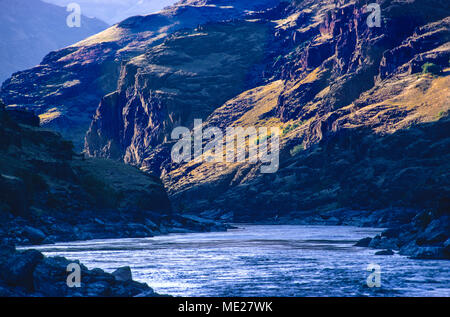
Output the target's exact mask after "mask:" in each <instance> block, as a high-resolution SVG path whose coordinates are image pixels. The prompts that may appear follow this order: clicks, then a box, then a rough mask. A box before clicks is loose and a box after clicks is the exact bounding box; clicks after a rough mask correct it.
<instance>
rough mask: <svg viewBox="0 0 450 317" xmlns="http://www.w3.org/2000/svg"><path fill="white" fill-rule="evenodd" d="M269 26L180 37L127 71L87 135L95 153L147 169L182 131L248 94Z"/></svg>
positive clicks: (241, 25) (233, 25)
mask: <svg viewBox="0 0 450 317" xmlns="http://www.w3.org/2000/svg"><path fill="white" fill-rule="evenodd" d="M268 30H269V26H268V25H267V24H266V23H263V22H259V21H258V22H245V21H239V22H229V23H218V24H208V25H205V26H201V27H199V28H197V29H195V30H194V31H186V32H177V33H175V34H173V35H172V36H171V37H169V38H168V39H166V41H165V42H164V44H161V45H158V46H156V47H154V48H151V49H149V50H147V52H146V53H145V54H143V55H140V56H138V57H136V58H134V59H132V60H131V61H130V62H129V63H127V64H126V65H124V66H123V68H122V74H121V77H120V80H119V86H118V90H117V91H116V92H114V93H112V94H110V95H108V96H106V97H105V98H104V99H103V101H102V102H101V104H100V106H99V108H98V109H97V113H96V116H95V118H94V120H93V122H92V125H91V127H90V130H89V132H88V134H87V136H86V150H87V153H88V154H90V155H93V156H103V157H108V158H114V159H118V158H120V159H124V160H125V162H127V163H132V164H141V163H142V162H143V160H144V159H145V158H147V156H148V155H149V153H151V151H152V150H153V148H154V147H156V146H158V145H160V144H162V143H164V142H166V141H168V140H170V134H171V132H172V130H173V129H174V128H175V127H177V126H187V127H191V126H192V125H193V122H194V119H206V118H207V116H208V115H209V114H211V113H212V112H213V111H214V110H215V109H216V108H218V107H219V106H220V105H222V104H223V103H224V102H225V101H226V100H228V99H230V98H232V97H234V96H235V95H236V94H238V93H240V92H242V91H244V90H245V87H246V86H247V85H248V82H249V81H250V80H251V78H249V76H250V75H251V71H252V70H253V69H254V65H256V64H257V63H258V62H260V61H261V60H262V59H263V58H264V54H265V48H266V46H267V45H268V43H269V42H270V40H271V38H270V37H269V33H268Z"/></svg>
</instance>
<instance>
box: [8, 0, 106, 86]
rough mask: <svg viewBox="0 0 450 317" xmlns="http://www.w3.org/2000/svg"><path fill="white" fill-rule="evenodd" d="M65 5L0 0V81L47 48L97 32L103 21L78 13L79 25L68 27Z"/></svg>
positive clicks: (31, 63)
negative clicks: (80, 17)
mask: <svg viewBox="0 0 450 317" xmlns="http://www.w3.org/2000/svg"><path fill="white" fill-rule="evenodd" d="M69 14H70V12H67V11H66V9H65V8H63V7H59V6H56V5H53V4H48V3H44V2H42V1H40V0H1V1H0V36H1V39H2V40H1V41H0V82H3V81H4V80H5V79H6V78H8V77H9V76H11V74H12V73H14V72H17V71H20V70H24V69H27V68H30V67H32V66H35V65H37V64H39V62H40V61H41V60H42V58H43V57H44V56H45V55H46V54H48V53H49V52H50V51H54V50H57V49H60V48H63V47H65V46H68V45H71V44H74V43H76V42H78V41H80V40H82V39H84V38H86V37H88V36H91V35H93V34H95V33H98V32H100V31H102V30H104V29H105V28H106V27H107V24H106V23H104V22H102V21H100V20H98V19H91V18H87V17H82V19H81V27H80V28H77V27H74V28H69V27H68V26H67V24H66V19H67V16H68V15H69Z"/></svg>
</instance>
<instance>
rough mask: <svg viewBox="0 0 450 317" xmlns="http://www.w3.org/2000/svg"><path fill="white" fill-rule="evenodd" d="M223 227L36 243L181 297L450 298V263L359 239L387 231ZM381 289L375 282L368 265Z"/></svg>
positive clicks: (49, 251) (52, 253) (49, 252)
mask: <svg viewBox="0 0 450 317" xmlns="http://www.w3.org/2000/svg"><path fill="white" fill-rule="evenodd" d="M239 227H240V229H236V230H230V231H228V232H219V233H195V234H175V235H169V236H160V237H155V238H145V239H118V240H93V241H82V242H73V243H60V244H56V245H49V246H39V247H34V248H35V249H39V250H40V251H42V252H44V253H45V254H46V255H47V256H57V255H60V256H64V257H67V258H69V259H79V260H80V261H81V262H82V263H83V264H85V265H86V266H87V267H89V268H95V267H99V268H102V269H104V270H105V271H107V272H112V271H113V270H115V269H116V268H118V267H121V266H130V267H131V269H132V272H133V277H134V279H135V280H138V281H142V282H146V283H147V284H148V285H149V286H151V287H152V288H154V289H155V290H156V291H157V292H159V293H162V294H169V295H174V296H366V295H369V296H374V295H375V296H450V275H449V272H450V261H435V260H432V261H431V260H430V261H423V260H411V259H408V258H406V257H403V256H400V255H398V254H396V255H394V256H375V255H374V253H375V251H374V250H371V249H366V248H358V247H354V246H353V244H354V243H355V242H356V241H357V240H359V239H361V238H363V237H367V236H374V235H376V234H377V233H379V232H380V229H370V228H356V227H342V226H340V227H331V226H278V225H277V226H256V225H239ZM371 263H374V264H378V265H380V266H381V287H380V288H368V287H367V284H366V279H367V276H368V275H369V274H370V273H369V272H367V271H366V268H367V265H368V264H371Z"/></svg>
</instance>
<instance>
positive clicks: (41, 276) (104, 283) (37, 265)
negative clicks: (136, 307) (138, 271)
mask: <svg viewBox="0 0 450 317" xmlns="http://www.w3.org/2000/svg"><path fill="white" fill-rule="evenodd" d="M71 263H76V264H78V265H79V266H80V285H79V287H69V285H68V284H67V278H68V276H69V274H70V271H69V272H68V270H67V268H68V266H69V264H71ZM130 274H131V273H130ZM141 294H143V295H145V297H156V296H159V295H158V294H156V293H155V292H154V291H153V290H152V289H151V288H150V287H149V286H148V285H147V284H143V283H139V282H136V281H133V280H132V279H130V278H127V279H123V278H117V277H116V275H114V274H108V273H106V272H104V271H103V270H101V269H93V270H88V269H87V268H86V267H85V266H84V265H82V264H80V263H79V262H78V261H76V262H73V261H72V262H71V261H69V260H67V259H65V258H62V257H56V258H47V257H44V255H43V254H42V253H40V252H38V251H36V250H27V251H16V250H15V249H14V247H11V246H8V245H1V246H0V297H81V296H84V297H133V296H141Z"/></svg>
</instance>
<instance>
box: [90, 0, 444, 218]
mask: <svg viewBox="0 0 450 317" xmlns="http://www.w3.org/2000/svg"><path fill="white" fill-rule="evenodd" d="M381 8H382V26H381V28H369V27H368V25H367V23H366V19H367V16H368V14H369V13H366V12H365V9H364V6H363V3H362V2H357V3H354V2H351V3H348V4H346V5H342V6H338V7H337V8H335V7H334V4H333V3H331V2H330V3H326V2H321V4H320V5H319V4H318V3H315V2H314V1H304V2H299V3H297V5H296V6H292V5H290V6H279V7H278V8H276V9H272V10H267V11H266V12H260V13H259V14H254V15H253V16H252V17H253V18H255V19H256V18H259V19H260V20H264V21H266V23H272V28H271V35H272V36H273V40H272V41H271V42H270V45H269V46H268V47H267V48H266V52H267V53H266V56H265V57H264V58H263V60H262V61H261V62H260V63H259V65H258V67H256V68H255V70H254V71H253V72H258V71H259V75H257V77H258V78H260V79H261V81H259V82H253V85H254V87H250V89H249V90H246V91H242V92H241V93H240V94H238V95H237V96H235V97H233V98H231V99H229V100H228V101H226V102H225V103H224V104H223V106H221V107H220V108H218V109H217V110H215V111H214V112H213V113H212V114H211V115H210V116H209V117H208V119H207V120H206V121H205V123H204V126H205V127H207V126H217V127H220V128H222V129H225V128H226V127H229V126H242V127H249V126H256V127H261V126H269V127H270V126H279V127H280V128H281V129H282V131H283V133H282V138H281V153H280V157H281V166H280V170H279V171H278V172H277V173H274V174H269V175H261V173H260V167H261V164H248V163H244V164H240V163H235V164H224V163H198V162H190V163H187V164H184V165H177V164H174V163H173V162H171V161H170V148H171V144H170V143H163V144H159V145H156V147H154V146H152V149H151V150H150V151H148V153H146V154H144V155H143V156H142V158H143V159H140V160H139V161H137V160H136V161H135V162H138V163H139V164H140V165H141V167H142V168H143V169H144V170H147V171H151V172H153V173H158V172H160V173H161V175H162V178H163V181H164V183H165V185H166V187H167V188H168V189H169V193H170V195H171V198H172V201H173V202H174V205H175V208H176V209H179V210H185V211H186V210H189V211H208V210H210V211H211V210H222V211H223V212H228V211H234V212H235V219H236V220H242V221H244V220H252V219H253V220H254V219H267V218H269V217H273V216H276V215H282V214H284V213H288V212H291V211H293V210H309V209H314V210H325V211H326V210H333V209H337V208H341V207H345V208H356V209H364V208H369V209H377V208H385V207H388V206H398V207H405V208H406V207H413V208H431V209H435V210H437V209H440V210H445V209H446V208H447V209H448V197H449V182H448V180H447V179H448V177H447V176H448V173H449V165H448V158H449V147H448V142H449V140H448V138H449V135H450V133H449V126H448V113H449V104H450V102H449V101H450V92H449V88H448V87H449V76H448V71H449V64H448V63H449V57H450V50H449V46H448V42H449V18H448V16H449V13H450V12H449V8H448V6H446V5H445V3H444V2H442V1H431V2H430V1H409V2H394V1H383V2H382V3H381ZM269 21H270V22H269ZM206 48H207V46H205V49H206ZM427 64H432V65H436V66H437V68H438V69H440V71H439V72H437V73H434V74H430V73H427V71H426V70H425V71H423V69H424V67H425V65H427ZM425 68H426V67H425ZM257 74H258V73H257ZM188 100H190V98H189V99H188ZM190 119H191V118H189V119H188V120H187V121H189V120H190ZM146 122H147V121H146ZM191 124H192V122H191ZM188 126H189V124H188ZM139 135H141V136H143V135H142V134H139ZM135 139H138V138H136V136H135ZM144 139H151V138H145V137H144ZM88 143H89V142H88ZM122 153H123V152H122ZM125 157H126V155H125ZM218 214H220V212H219V213H218Z"/></svg>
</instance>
